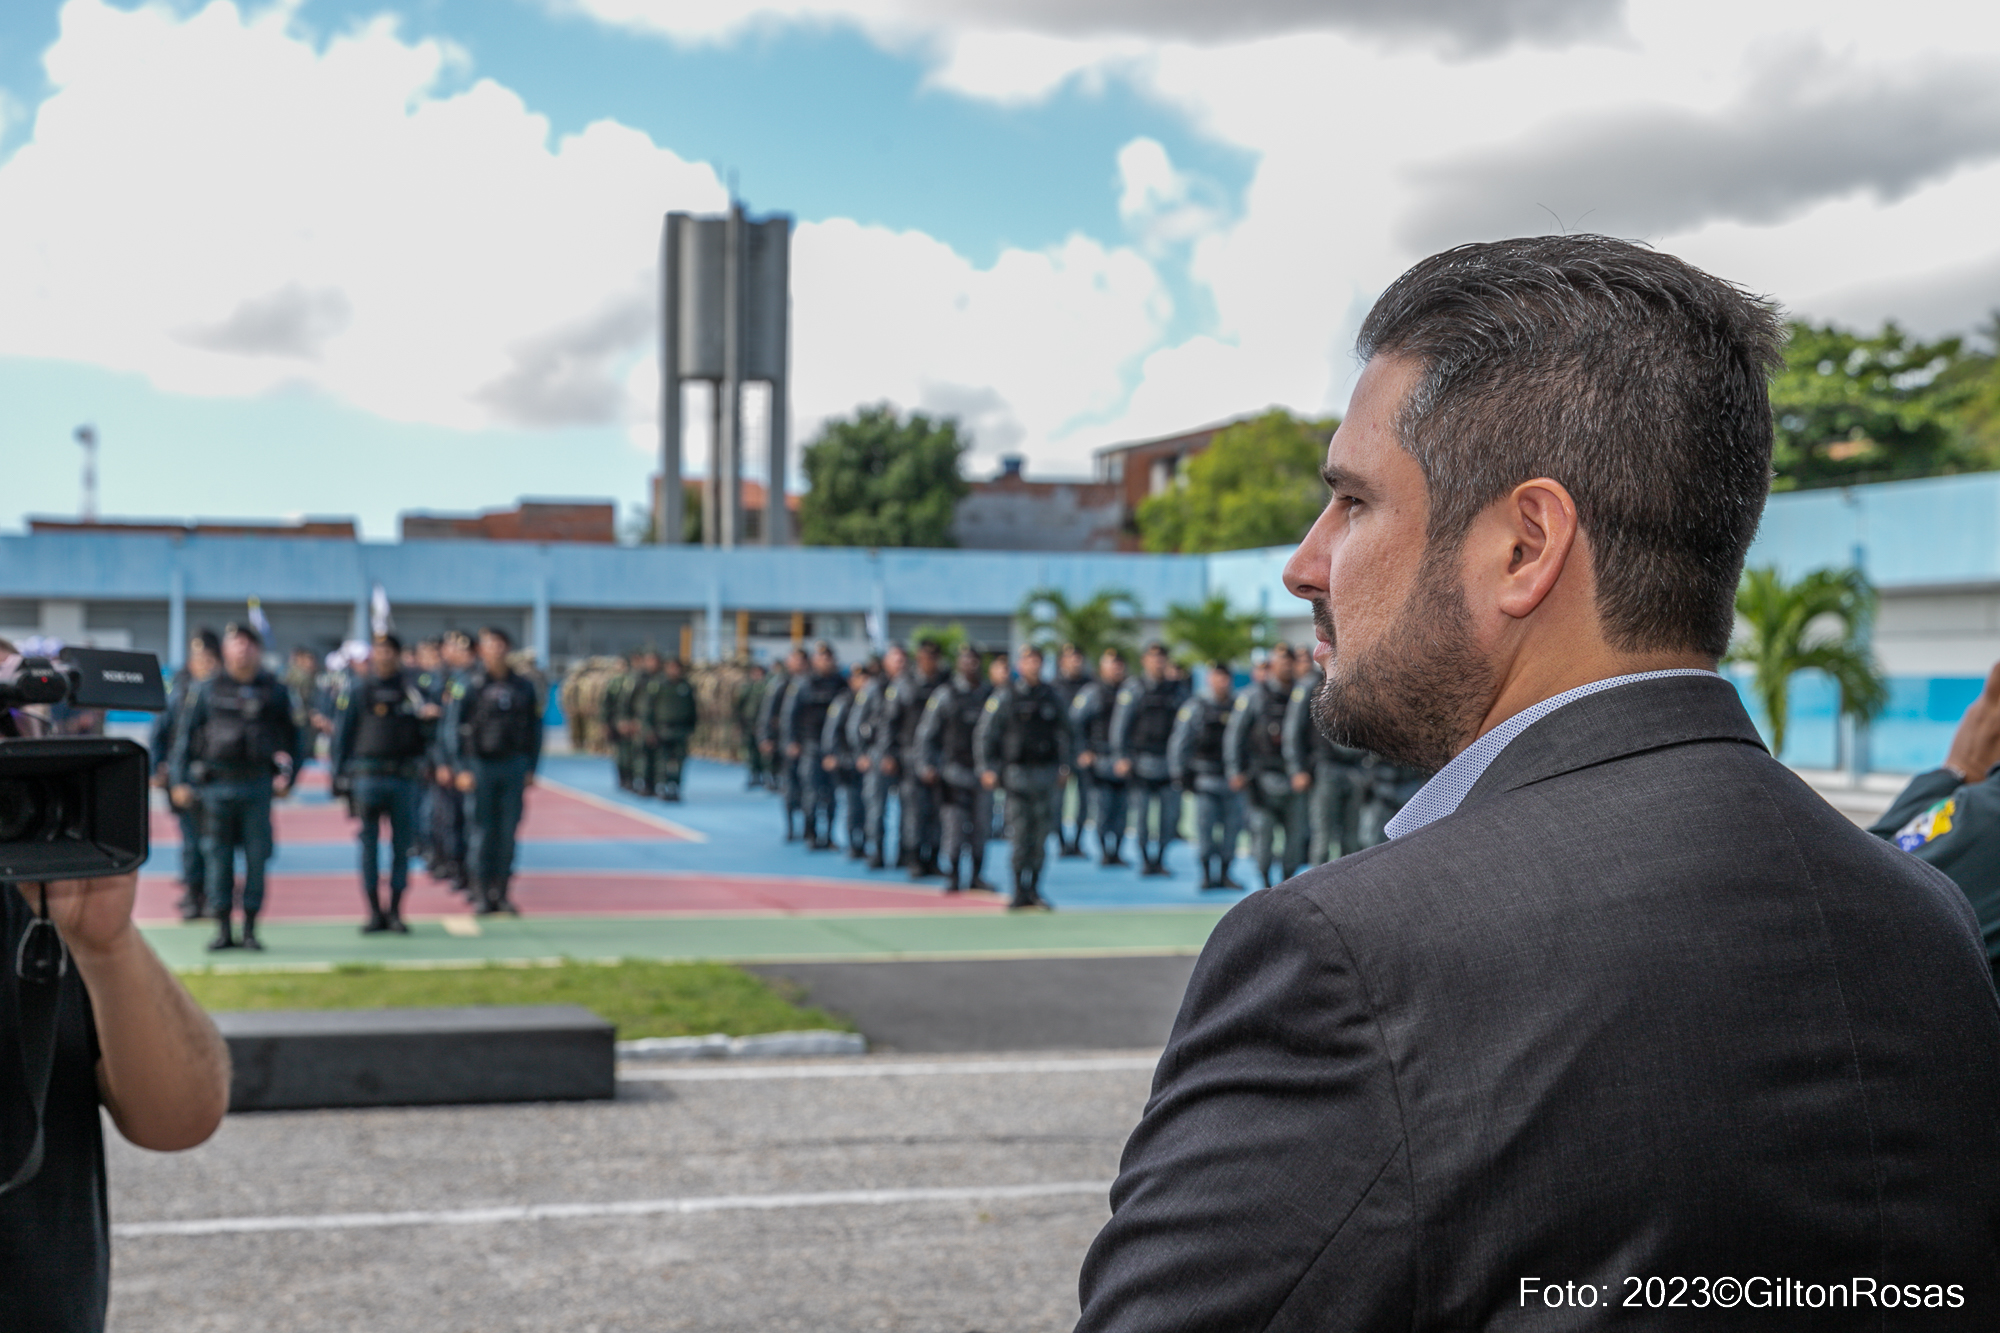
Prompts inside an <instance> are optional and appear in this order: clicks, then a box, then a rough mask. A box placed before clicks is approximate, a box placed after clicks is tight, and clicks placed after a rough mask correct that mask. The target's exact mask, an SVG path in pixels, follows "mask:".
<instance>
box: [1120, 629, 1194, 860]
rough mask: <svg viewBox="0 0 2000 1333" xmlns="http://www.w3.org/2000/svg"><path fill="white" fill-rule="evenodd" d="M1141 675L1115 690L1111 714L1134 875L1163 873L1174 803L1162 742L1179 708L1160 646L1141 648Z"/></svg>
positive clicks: (1176, 688)
mask: <svg viewBox="0 0 2000 1333" xmlns="http://www.w3.org/2000/svg"><path fill="white" fill-rule="evenodd" d="M1141 671H1142V674H1141V675H1140V676H1139V678H1138V679H1137V680H1128V681H1126V682H1125V684H1124V685H1122V686H1120V687H1119V690H1118V703H1117V706H1116V708H1114V709H1113V711H1112V714H1111V755H1112V761H1111V771H1112V773H1113V774H1114V775H1116V776H1117V777H1120V778H1122V779H1124V781H1125V783H1126V785H1127V788H1128V790H1129V792H1130V794H1131V797H1132V827H1133V830H1134V832H1136V833H1137V834H1138V837H1139V873H1140V874H1141V875H1165V874H1167V873H1169V872H1168V870H1167V864H1166V862H1167V843H1168V842H1169V841H1171V840H1172V838H1173V835H1174V828H1173V823H1174V817H1175V815H1176V814H1177V813H1178V810H1179V804H1178V802H1175V801H1173V800H1170V799H1169V798H1170V796H1171V795H1172V793H1171V791H1170V790H1169V784H1170V783H1171V781H1172V778H1171V775H1170V774H1169V773H1168V772H1167V742H1168V741H1170V740H1172V739H1173V734H1174V715H1175V714H1177V713H1178V712H1180V706H1181V693H1180V685H1179V684H1178V683H1177V682H1176V681H1175V680H1174V679H1173V678H1172V677H1171V676H1170V675H1168V673H1167V649H1166V646H1165V645H1164V644H1159V643H1152V644H1148V645H1147V646H1146V653H1145V656H1144V657H1143V658H1142V659H1141Z"/></svg>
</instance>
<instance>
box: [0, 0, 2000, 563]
mask: <svg viewBox="0 0 2000 1333" xmlns="http://www.w3.org/2000/svg"><path fill="white" fill-rule="evenodd" d="M1914 3H1915V8H1916V10H1917V11H1921V12H1913V13H1912V14H1911V15H1909V16H1907V21H1903V22H1899V23H1898V25H1897V26H1896V28H1895V29H1894V30H1893V31H1885V30H1884V29H1883V27H1882V25H1881V24H1880V23H1879V22H1878V21H1877V19H1876V18H1875V11H1873V10H1871V9H1870V8H1868V7H1867V6H1863V5H1859V4H1853V5H1844V4H1839V3H1835V4H1812V5H1808V4H1805V3H1803V2H1800V3H1792V2H1791V0H1740V2H1737V3H1730V4H1727V5H1725V4H1724V3H1722V0H1681V2H1680V3H1675V4H1668V3H1665V0H1548V2H1547V3H1544V2H1542V0H1536V2H1535V3H1529V2H1528V0H1480V2H1479V3H1475V2H1474V0H1438V3H1435V4H1431V5H1426V6H1388V7H1385V6H1381V5H1378V4H1374V3H1372V2H1371V0H1331V2H1330V3H1325V4H1318V3H1315V4H1301V3H1299V0H1240V2H1239V3H1237V4H1234V5H1231V6H1227V7H1217V6H1213V5H1211V4H1206V3H1198V2H1197V0H1160V2H1159V3H1158V4H1155V5H1151V6H1140V7H1136V8H1135V7H1133V6H1131V5H1128V4H1122V3H1118V0H1075V3H1074V4H1071V5H1067V6H1058V7H1051V6H1048V5H1046V4H1041V3H1037V0H990V2H989V3H983V4H980V5H967V6H952V5H944V4H924V3H919V2H918V0H699V2H696V0H409V2H408V3H403V4H381V3H378V4H365V3H352V2H351V0H297V3H293V4H290V5H288V6H284V7H274V6H272V5H269V4H265V3H256V2H254V0H251V2H248V3H244V4H243V5H242V6H241V7H240V8H239V7H230V6H227V5H222V4H212V5H205V4H195V3H189V2H188V0H173V3H170V4H164V5H154V6H152V7H150V8H146V7H141V6H139V5H136V4H132V3H129V0H63V3H56V2H54V0H16V2H15V3H11V4H9V5H6V6H0V108H4V112H0V403H4V404H5V409H4V410H0V456H4V457H5V458H7V459H8V460H9V461H10V464H11V465H12V467H13V469H14V471H13V473H12V476H11V478H10V479H11V480H13V481H14V483H15V484H14V486H13V487H12V488H11V489H10V491H9V494H10V496H11V497H12V499H13V503H12V504H11V505H6V506H0V527H8V526H14V525H17V524H19V523H20V522H21V517H22V516H23V515H25V514H29V513H54V514H65V513H70V512H73V511H74V508H75V506H76V503H77V481H76V478H77V461H78V460H77V456H76V455H77V451H76V450H75V448H74V446H73V445H71V444H70V442H69V435H70V431H71V429H72V428H73V427H74V426H75V425H77V424H79V423H80V422H84V421H89V422H92V423H94V424H96V425H97V426H98V427H99V431H100V435H101V438H102V440H103V450H104V462H103V468H102V472H103V491H104V494H103V507H104V509H105V511H106V512H107V513H112V514H147V515H165V516H195V515H201V516H212V517H223V516H237V517H257V516H265V517H271V516H279V515H286V514H297V513H307V512H311V513H329V512H331V513H341V514H346V513H351V514H355V515H357V516H359V517H360V518H361V520H362V522H363V524H364V528H365V530H366V531H367V532H368V534H369V535H371V536H375V537H388V536H391V535H393V532H394V521H395V515H396V514H397V513H398V512H400V511H402V510H406V509H471V508H478V507H486V506H493V505H503V504H508V503H511V502H512V501H513V500H514V499H516V498H517V497H520V496H523V495H563V494H568V495H584V496H603V497H611V498H616V499H618V500H619V501H620V502H621V503H624V504H627V505H634V506H636V505H637V504H638V503H640V501H641V500H642V499H643V497H644V495H645V493H646V483H645V478H646V475H647V473H648V472H649V470H651V468H652V467H653V466H654V462H653V457H652V455H653V452H654V450H655V448H656V435H655V432H656V426H655V423H654V419H653V407H652V404H653V403H654V402H655V401H656V393H657V388H656V382H655V380H654V379H653V378H652V375H653V372H652V369H651V364H650V363H651V352H650V348H651V345H652V339H653V337H654V336H655V335H654V332H653V323H652V314H651V307H650V299H651V298H650V296H649V290H650V283H651V281H652V274H651V263H652V251H653V250H654V248H655V247H656V245H657V229H658V225H659V216H660V213H661V212H662V211H664V210H665V209H667V208H688V209H693V210H695V211H704V210H706V209H710V208H713V207H714V206H716V204H717V203H719V202H720V200H721V198H722V197H723V195H722V192H723V188H724V185H725V183H726V182H728V181H729V180H731V179H733V180H734V181H735V182H736V183H737V186H738V188H739V190H740V192H741V195H742V196H743V197H744V198H745V199H746V200H747V202H748V203H749V204H750V206H751V207H752V208H753V209H756V210H767V209H771V210H781V211H785V212H789V213H791V214H793V215H794V216H795V217H796V218H797V219H798V222H799V230H798V233H797V235H796V238H795V242H794V321H795V322H794V375H795V381H794V386H793V395H792V402H793V413H794V421H795V425H796V430H795V435H794V441H795V443H802V442H803V441H804V440H806V439H808V438H810V435H811V433H812V432H813V430H815V429H816V428H817V425H818V423H819V422H820V421H822V420H823V419H825V418H826V417H827V416H829V415H837V414H839V413H842V412H846V411H850V410H852V409H853V408H854V407H855V406H857V405H859V404H862V403H869V402H875V401H881V400H887V401H891V402H894V403H896V404H897V405H899V406H901V407H904V408H922V409H925V410H930V411H934V412H947V411H948V412H953V413H955V414H957V415H959V416H961V418H962V419H963V420H964V421H965V423H966V425H967V426H968V428H969V429H970V430H971V432H972V433H973V435H974V436H975V438H976V439H977V440H978V441H979V446H978V449H977V451H976V454H975V457H974V460H973V470H974V471H975V472H983V471H985V470H987V469H989V468H990V467H991V466H992V464H993V461H994V459H995V457H996V456H997V455H998V454H1000V453H1002V452H1009V451H1019V452H1023V453H1026V454H1027V455H1028V456H1029V459H1030V469H1031V473H1034V472H1039V473H1041V474H1044V475H1047V474H1053V473H1070V474H1074V473H1078V472H1082V471H1084V470H1085V469H1086V468H1087V467H1088V462H1089V455H1090V451H1091V449H1092V448H1094V447H1097V446H1100V445H1102V444H1105V443H1108V442H1112V441H1115V440H1118V439H1123V438H1136V437H1143V436H1145V435H1149V434H1157V433H1165V432H1167V431H1172V430H1177V429H1183V428H1188V427H1192V426H1195V425H1199V424H1202V423H1204V422H1207V421H1211V420H1216V419H1220V418H1223V417H1227V416H1231V415H1236V414H1238V413H1243V412H1249V411H1254V410H1258V409H1261V408H1263V407H1265V406H1267V405H1272V404H1278V405H1284V406H1288V407H1291V408H1294V409H1296V410H1299V411H1301V412H1323V411H1328V410H1338V409H1339V407H1340V406H1341V404H1342V403H1343V402H1344V399H1345V394H1346V390H1347V386H1348V384H1349V383H1350V382H1351V377H1352V372H1353V366H1352V362H1351V358H1350V357H1348V355H1347V353H1346V347H1347V345H1348V343H1349V342H1350V340H1351V337H1352V332H1353V328H1354V326H1355V324H1356V322H1357V321H1358V319H1359V317H1360V315H1361V314H1362V313H1363V312H1365V310H1366V307H1367V303H1368V301H1369V300H1371V299H1372V297H1373V295H1374V294H1375V293H1376V292H1379V291H1380V290H1381V288H1382V287H1383V286H1384V285H1386V283H1387V282H1388V281H1389V280H1390V279H1392V278H1393V277H1394V276H1395V274H1396V273H1397V272H1399V271H1400V270H1401V269H1402V268H1403V267H1405V266H1407V264H1408V263H1410V262H1412V261H1413V260H1414V259H1416V258H1418V257H1420V256H1421V255H1422V254H1424V253H1427V252H1429V251H1430V250H1433V249H1436V248H1439V247H1441V246H1442V245H1446V244H1451V243H1454V242H1456V241H1460V240H1468V239H1478V238H1480V237H1483V236H1490V235H1505V234H1517V233H1519V232H1521V231H1530V230H1542V229H1546V228H1547V227H1548V226H1549V225H1550V224H1549V223H1548V221H1547V219H1548V217H1549V216H1550V214H1551V213H1553V214H1555V215H1557V216H1559V217H1561V218H1563V219H1564V220H1565V222H1572V223H1573V222H1574V221H1576V220H1577V219H1584V220H1585V221H1584V225H1588V226H1590V227H1592V228H1602V229H1605V230H1610V231H1613V232H1614V233H1615V234H1620V235H1631V236H1635V237H1640V238H1643V239H1647V240H1650V241H1652V242H1653V243H1655V244H1660V245H1663V246H1666V247H1668V248H1672V249H1674V250H1675V251H1676V252H1677V253H1682V254H1684V255H1686V256H1687V257H1689V258H1690V259H1693V260H1694V261H1695V262H1697V263H1702V264H1704V265H1705V266H1708V267H1711V268H1713V269H1714V270H1715V271H1717V272H1721V273H1724V274H1725V275H1727V276H1730V277H1732V278H1735V279H1736V280H1738V281H1741V282H1743V283H1745V285H1747V286H1750V287H1752V288H1754V289H1756V290H1760V291H1766V292H1770V293H1772V294H1773V295H1774V296H1776V297H1778V298H1779V299H1780V300H1782V301H1784V302H1785V303H1786V304H1787V306H1788V307H1789V308H1792V309H1794V310H1796V311H1798V312H1800V313H1804V314H1808V315H1814V316H1818V317H1827V318H1838V319H1842V320H1845V321H1848V322H1851V323H1872V322H1874V321H1877V320H1879V319H1881V318H1883V317H1885V316H1888V315H1896V316H1899V317H1901V318H1903V319H1904V320H1905V322H1907V323H1910V324H1913V325H1915V326H1917V327H1918V328H1919V329H1920V330H1925V331H1932V330H1935V331H1942V330H1944V329H1950V328H1965V327H1969V326H1970V325H1972V324H1973V323H1975V322H1976V321H1977V320H1978V319H1979V317H1980V315H1981V314H1982V313H1983V311H1984V310H1985V309H1986V308H1988V307H1990V306H1993V305H1996V304H2000V242H1996V240H1995V239H1994V238H1993V237H1992V236H1991V234H1990V229H1988V228H1986V227H1985V226H1984V225H1983V224H1982V223H1980V222H1979V221H1978V219H1980V218H1990V217H1991V216H1993V213H1994V211H1995V206H1996V205H2000V130H1996V129H1995V128H1994V127H1995V126H1996V125H2000V93H1996V92H1995V90H1996V89H2000V33H1994V32H1993V31H1992V30H1991V29H1992V25H1991V24H1990V23H1988V24H1983V25H1982V24H1978V23H1971V22H1968V21H1967V20H1968V17H1969V16H1971V15H1974V14H1975V13H1976V12H1977V7H1976V6H1975V7H1967V6H1964V5H1955V4H1952V3H1948V2H1947V0H1914ZM385 20H386V21H385ZM1725 20H1726V21H1725ZM1718 33H1727V34H1728V36H1727V37H1718V36H1717V34H1718ZM1946 34H1951V36H1950V40H1949V41H1947V40H1946V37H1945V35H1946ZM1829 128H1830V129H1831V130H1832V131H1833V132H1834V133H1835V134H1836V135H1837V136H1838V137H1839V138H1840V141H1841V144H1842V151H1841V152H1839V153H1837V154H1833V155H1828V154H1826V153H1824V152H1820V151H1816V149H1815V144H1816V142H1818V141H1821V140H1824V139H1825V137H1826V135H1827V133H1828V131H1829ZM697 415H699V414H698V413H697ZM702 447H703V445H702V440H701V439H700V436H699V431H698V430H697V431H696V432H695V433H694V435H692V436H691V438H690V439H689V441H688V442H687V454H688V456H689V459H690V461H691V462H694V463H695V464H696V465H697V466H698V463H699V458H700V456H701V450H702Z"/></svg>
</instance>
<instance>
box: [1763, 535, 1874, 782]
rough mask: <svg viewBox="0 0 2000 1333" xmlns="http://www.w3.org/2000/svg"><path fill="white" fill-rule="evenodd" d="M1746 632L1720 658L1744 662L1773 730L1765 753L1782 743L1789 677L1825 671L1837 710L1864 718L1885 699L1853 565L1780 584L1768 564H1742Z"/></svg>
mask: <svg viewBox="0 0 2000 1333" xmlns="http://www.w3.org/2000/svg"><path fill="white" fill-rule="evenodd" d="M1736 614H1737V615H1738V616H1739V617H1741V618H1742V620H1743V623H1744V626H1745V630H1746V632H1745V633H1744V634H1743V635H1742V636H1741V637H1740V638H1738V640H1737V641H1736V642H1735V643H1734V644H1732V645H1730V649H1729V654H1728V656H1727V657H1726V658H1724V660H1725V661H1728V662H1741V663H1744V664H1746V665H1748V666H1749V667H1750V668H1751V671H1752V673H1753V676H1752V682H1751V689H1752V690H1753V691H1755V693H1756V695H1757V699H1758V701H1759V702H1760V703H1762V704H1763V705H1764V716H1765V717H1766V718H1767V719H1768V720H1769V723H1770V727H1771V753H1772V754H1782V753H1783V752H1784V748H1785V723H1786V721H1787V719H1788V717H1789V715H1790V708H1791V685H1792V677H1793V675H1795V674H1796V673H1798V672H1800V671H1812V670H1818V671H1824V672H1825V673H1826V674H1827V675H1829V676H1831V677H1832V678H1833V681H1834V684H1835V685H1837V686H1838V687H1839V688H1840V713H1841V716H1843V717H1853V718H1855V719H1857V720H1859V721H1864V722H1865V721H1867V720H1868V719H1869V718H1871V717H1873V716H1875V715H1876V714H1877V713H1879V712H1881V711H1882V705H1883V704H1885V703H1887V702H1888V700H1889V685H1888V682H1887V681H1886V680H1884V679H1883V677H1882V673H1881V671H1880V670H1879V669H1878V668H1877V667H1876V665H1875V658H1874V655H1873V654H1872V653H1871V652H1870V651H1869V649H1868V627H1869V625H1870V624H1871V623H1872V622H1873V621H1874V618H1875V589H1874V588H1873V587H1872V586H1870V584H1869V582H1868V579H1867V577H1866V576H1865V575H1864V574H1862V572H1861V571H1860V570H1858V569H1815V570H1814V571H1812V572H1811V573H1810V574H1807V575H1806V576H1805V577H1804V578H1802V579H1800V580H1799V581H1798V582H1797V583H1786V582H1785V581H1784V579H1783V578H1782V577H1781V576H1780V575H1779V574H1778V571H1777V570H1776V569H1773V568H1765V569H1746V570H1744V571H1743V581H1742V583H1741V584H1739V585H1738V586H1737V589H1736Z"/></svg>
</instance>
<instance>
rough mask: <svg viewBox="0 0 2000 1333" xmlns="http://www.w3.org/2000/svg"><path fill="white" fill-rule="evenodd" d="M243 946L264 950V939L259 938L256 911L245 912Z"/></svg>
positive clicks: (259, 950) (260, 951)
mask: <svg viewBox="0 0 2000 1333" xmlns="http://www.w3.org/2000/svg"><path fill="white" fill-rule="evenodd" d="M243 947H244V948H246V949H254V950H256V951H257V952H258V953H262V952H264V944H263V941H261V940H259V939H258V938H257V914H256V913H255V912H245V913H244V914H243Z"/></svg>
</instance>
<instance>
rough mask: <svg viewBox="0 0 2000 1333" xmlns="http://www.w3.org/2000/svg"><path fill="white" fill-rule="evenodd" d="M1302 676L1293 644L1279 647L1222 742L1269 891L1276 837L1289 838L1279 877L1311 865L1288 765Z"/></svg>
mask: <svg viewBox="0 0 2000 1333" xmlns="http://www.w3.org/2000/svg"><path fill="white" fill-rule="evenodd" d="M1298 678H1299V664H1298V659H1297V658H1296V657H1295V656H1293V654H1292V650H1291V648H1290V646H1289V645H1287V644H1282V643H1281V644H1277V645H1276V646H1274V647H1273V648H1272V649H1271V654H1270V657H1269V659H1268V660H1267V661H1266V662H1265V664H1264V678H1263V679H1262V680H1260V681H1258V682H1257V683H1256V684H1254V685H1252V686H1251V687H1250V688H1249V689H1247V690H1245V691H1243V693H1242V694H1240V695H1238V696H1237V699H1236V707H1235V709H1234V711H1233V712H1232V714H1231V715H1230V719H1229V734H1228V736H1227V737H1226V738H1225V739H1224V741H1223V759H1224V764H1225V767H1226V769H1227V771H1228V774H1229V786H1230V789H1231V790H1233V791H1238V792H1241V793H1242V794H1243V798H1244V802H1245V805H1246V806H1247V811H1246V813H1247V814H1248V816H1249V820H1250V854H1251V855H1252V856H1254V857H1255V858H1256V860H1257V873H1258V874H1259V875H1260V876H1262V877H1263V881H1264V887H1265V888H1267V889H1268V888H1270V887H1271V885H1272V884H1273V883H1274V882H1275V881H1274V880H1272V878H1271V866H1272V863H1273V861H1274V860H1275V859H1276V858H1275V853H1274V852H1273V851H1272V847H1271V844H1272V841H1273V835H1278V836H1282V838H1283V839H1284V849H1285V856H1284V861H1283V862H1282V863H1281V864H1282V865H1283V866H1284V873H1283V874H1281V875H1279V876H1278V878H1279V879H1290V878H1291V877H1292V876H1293V875H1296V874H1298V873H1299V871H1300V870H1301V869H1303V868H1304V866H1305V863H1306V819H1305V798H1304V796H1302V795H1301V794H1300V793H1299V792H1298V791H1297V790H1296V789H1295V788H1294V787H1293V785H1292V774H1291V771H1290V769H1289V768H1288V767H1287V766H1286V763H1285V713H1286V711H1287V710H1288V709H1289V708H1290V707H1291V703H1292V687H1293V686H1294V685H1296V684H1297V683H1298Z"/></svg>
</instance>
